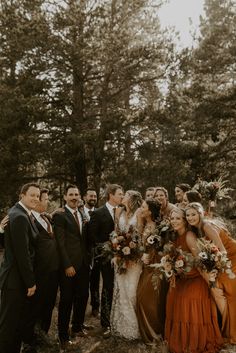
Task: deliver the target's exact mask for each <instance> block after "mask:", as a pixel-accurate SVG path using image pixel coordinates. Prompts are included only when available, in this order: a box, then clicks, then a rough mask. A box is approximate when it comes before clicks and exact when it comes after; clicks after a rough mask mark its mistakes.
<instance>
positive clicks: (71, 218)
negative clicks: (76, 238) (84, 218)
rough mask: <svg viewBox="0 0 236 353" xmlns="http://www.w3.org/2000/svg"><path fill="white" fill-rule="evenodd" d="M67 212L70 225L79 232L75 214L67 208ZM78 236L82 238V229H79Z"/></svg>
mask: <svg viewBox="0 0 236 353" xmlns="http://www.w3.org/2000/svg"><path fill="white" fill-rule="evenodd" d="M65 212H66V215H67V217H68V218H69V221H70V223H71V224H73V227H74V228H75V229H76V230H77V231H78V224H77V222H76V220H75V217H74V216H73V214H72V213H71V212H70V210H68V208H67V207H65ZM78 234H79V235H80V237H81V232H80V229H79V232H78Z"/></svg>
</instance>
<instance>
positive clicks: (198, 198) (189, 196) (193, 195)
mask: <svg viewBox="0 0 236 353" xmlns="http://www.w3.org/2000/svg"><path fill="white" fill-rule="evenodd" d="M190 202H199V203H201V202H202V195H201V194H200V192H198V191H197V190H189V191H186V192H185V193H184V196H183V201H182V208H185V207H186V206H187V205H188V204H189V203H190Z"/></svg>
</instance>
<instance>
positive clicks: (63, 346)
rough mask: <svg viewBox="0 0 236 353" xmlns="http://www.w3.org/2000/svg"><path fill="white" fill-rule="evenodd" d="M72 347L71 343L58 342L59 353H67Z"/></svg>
mask: <svg viewBox="0 0 236 353" xmlns="http://www.w3.org/2000/svg"><path fill="white" fill-rule="evenodd" d="M72 347H73V342H72V341H70V340H68V341H60V353H65V352H68V351H69V350H70V349H71V348H72Z"/></svg>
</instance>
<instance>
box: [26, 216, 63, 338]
mask: <svg viewBox="0 0 236 353" xmlns="http://www.w3.org/2000/svg"><path fill="white" fill-rule="evenodd" d="M48 221H50V220H49V219H48ZM35 225H36V227H37V229H38V231H39V234H38V237H37V240H36V245H35V277H36V286H37V291H36V293H35V295H34V298H33V299H34V300H33V301H32V302H31V306H30V307H29V319H28V330H27V331H28V336H27V337H26V341H25V342H26V343H31V342H32V341H33V338H34V326H35V324H36V322H37V323H38V325H39V327H40V328H41V329H42V330H43V331H44V332H45V333H47V332H48V330H49V328H50V324H51V318H52V312H53V308H54V306H55V302H56V296H57V289H58V281H59V254H58V249H57V243H56V239H55V237H54V235H53V234H50V233H48V232H47V230H46V229H45V228H44V227H43V226H42V225H41V223H40V222H39V221H38V220H37V219H35Z"/></svg>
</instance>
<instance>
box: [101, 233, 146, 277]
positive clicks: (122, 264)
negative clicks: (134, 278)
mask: <svg viewBox="0 0 236 353" xmlns="http://www.w3.org/2000/svg"><path fill="white" fill-rule="evenodd" d="M143 250H144V248H143V246H142V244H141V236H140V234H139V233H138V231H137V230H136V229H135V228H134V227H133V226H130V227H129V229H128V231H127V232H124V231H120V230H119V229H117V230H114V231H113V232H112V233H111V234H110V240H109V241H108V242H105V243H103V244H102V246H101V251H100V257H102V258H103V259H104V261H111V260H112V261H113V262H114V263H115V265H116V270H117V272H118V273H120V274H121V273H125V272H126V271H127V268H128V267H129V266H130V263H131V262H137V261H139V260H140V258H141V256H142V254H143Z"/></svg>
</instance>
